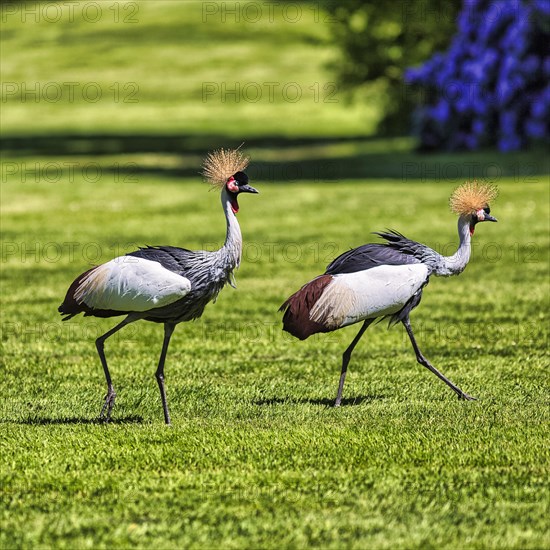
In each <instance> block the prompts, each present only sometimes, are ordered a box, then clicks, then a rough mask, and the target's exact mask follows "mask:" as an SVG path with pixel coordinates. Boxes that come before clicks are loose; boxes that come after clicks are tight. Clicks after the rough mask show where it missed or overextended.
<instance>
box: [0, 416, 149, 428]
mask: <svg viewBox="0 0 550 550" xmlns="http://www.w3.org/2000/svg"><path fill="white" fill-rule="evenodd" d="M4 422H6V423H9V424H23V425H26V426H52V425H65V424H66V425H71V424H98V425H109V424H142V423H143V417H141V416H123V417H122V418H111V420H109V422H104V421H102V420H100V419H99V418H84V417H76V416H73V417H68V418H44V417H42V418H25V419H23V420H13V421H9V420H8V421H4Z"/></svg>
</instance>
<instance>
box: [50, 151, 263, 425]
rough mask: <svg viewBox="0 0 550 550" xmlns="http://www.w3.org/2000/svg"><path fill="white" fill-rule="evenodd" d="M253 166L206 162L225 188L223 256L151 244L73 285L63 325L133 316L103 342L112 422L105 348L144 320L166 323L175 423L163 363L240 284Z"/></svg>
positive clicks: (221, 158) (222, 155)
mask: <svg viewBox="0 0 550 550" xmlns="http://www.w3.org/2000/svg"><path fill="white" fill-rule="evenodd" d="M247 164H248V160H247V159H245V158H244V157H243V156H242V155H241V154H240V153H239V152H238V151H223V150H221V151H217V152H215V153H212V154H210V155H209V157H208V158H207V160H206V161H205V165H204V166H205V174H206V175H207V176H208V178H209V179H210V181H211V182H212V183H214V184H215V185H217V186H219V187H220V188H221V202H222V207H223V210H224V214H225V218H226V222H227V231H226V239H225V243H224V245H223V246H222V247H221V248H220V249H219V250H216V251H213V252H210V251H205V250H199V251H191V250H188V249H185V248H177V247H173V246H148V247H145V248H140V249H139V250H136V251H135V252H131V253H129V254H127V255H125V256H120V257H118V258H115V259H113V260H111V261H109V262H106V263H104V264H102V265H100V266H97V267H94V268H92V269H90V270H88V271H86V272H85V273H83V274H82V275H80V276H79V277H77V278H76V279H75V280H74V282H73V283H72V284H71V286H70V287H69V290H68V291H67V295H66V296H65V300H64V301H63V303H62V304H61V306H60V307H59V312H60V313H61V314H62V315H65V316H66V317H65V318H64V320H67V319H70V318H71V317H74V316H75V315H78V314H79V313H83V314H84V315H85V316H95V317H116V316H120V315H126V316H127V317H126V318H125V319H124V320H123V321H122V322H120V323H119V324H118V325H117V326H116V327H114V328H113V329H111V330H110V331H108V332H107V333H106V334H104V335H103V336H101V337H99V338H98V339H97V340H96V346H97V350H98V353H99V357H100V359H101V363H102V366H103V369H104V372H105V377H106V380H107V388H108V391H107V396H106V398H105V403H104V405H103V409H102V412H101V417H102V418H104V419H105V420H109V418H110V414H111V410H112V408H113V405H114V401H115V396H116V394H115V392H114V388H113V385H112V382H111V376H110V373H109V369H108V367H107V361H106V359H105V354H104V351H103V345H104V342H105V340H106V339H107V338H109V337H110V336H112V335H113V334H114V333H115V332H117V331H118V330H120V329H121V328H123V327H124V326H126V325H127V324H129V323H132V322H135V321H138V320H141V319H143V320H146V321H152V322H156V323H164V331H165V337H164V343H163V347H162V352H161V356H160V360H159V365H158V368H157V372H156V376H157V381H158V384H159V388H160V392H161V398H162V404H163V410H164V418H165V421H166V423H167V424H170V416H169V413H168V405H167V400H166V393H165V390H164V361H165V358H166V352H167V349H168V345H169V342H170V338H171V335H172V333H173V331H174V328H175V326H176V325H177V324H178V323H181V322H184V321H190V320H193V319H196V318H198V317H200V316H201V315H202V313H203V311H204V308H205V307H206V305H207V304H208V303H209V302H211V301H214V300H215V299H216V298H217V296H218V294H219V292H220V291H221V290H222V288H223V287H224V286H225V285H226V284H227V283H229V284H231V285H232V286H235V285H234V275H233V273H234V271H235V269H237V268H238V267H239V264H240V261H241V253H242V235H241V230H240V227H239V223H238V221H237V217H236V213H237V212H238V209H239V205H238V202H237V196H238V195H239V193H243V192H244V193H257V191H256V189H254V188H253V187H251V186H250V185H248V177H247V175H246V174H245V173H244V172H242V171H240V169H241V168H242V167H246V165H247ZM235 168H239V170H237V171H235ZM227 174H229V175H227ZM231 174H233V175H231Z"/></svg>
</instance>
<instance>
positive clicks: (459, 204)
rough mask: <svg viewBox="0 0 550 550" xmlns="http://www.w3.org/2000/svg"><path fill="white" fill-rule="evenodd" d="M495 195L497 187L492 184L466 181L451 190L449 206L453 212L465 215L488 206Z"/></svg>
mask: <svg viewBox="0 0 550 550" xmlns="http://www.w3.org/2000/svg"><path fill="white" fill-rule="evenodd" d="M497 195H498V189H497V188H496V187H495V186H494V185H490V184H488V183H479V182H478V181H476V180H474V181H467V182H465V183H463V184H462V185H460V186H459V187H457V188H456V189H455V190H454V191H453V194H452V195H451V198H450V199H449V206H450V207H451V210H452V211H453V212H454V213H455V214H458V215H459V216H462V215H464V216H467V215H468V214H473V213H475V212H477V211H478V210H481V209H482V208H486V207H487V206H489V203H490V202H491V201H493V200H494V199H496V197H497Z"/></svg>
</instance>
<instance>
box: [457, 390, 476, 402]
mask: <svg viewBox="0 0 550 550" xmlns="http://www.w3.org/2000/svg"><path fill="white" fill-rule="evenodd" d="M458 398H459V399H461V400H463V401H477V397H473V396H471V395H468V394H467V393H464V392H461V393H459V394H458Z"/></svg>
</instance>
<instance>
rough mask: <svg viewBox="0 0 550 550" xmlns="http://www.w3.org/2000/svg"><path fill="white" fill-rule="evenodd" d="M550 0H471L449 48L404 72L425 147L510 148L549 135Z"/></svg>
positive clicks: (419, 134) (459, 20)
mask: <svg viewBox="0 0 550 550" xmlns="http://www.w3.org/2000/svg"><path fill="white" fill-rule="evenodd" d="M549 44H550V0H503V1H495V0H465V1H464V5H463V9H462V11H461V13H460V15H459V17H458V32H457V33H456V35H455V36H454V37H453V40H452V42H451V45H450V47H449V49H448V51H447V52H446V53H444V54H440V53H439V54H436V55H434V56H433V57H432V58H431V59H429V60H428V61H427V62H426V63H424V64H423V65H422V66H420V67H417V68H409V69H407V70H406V71H405V82H406V84H407V85H413V86H415V87H419V89H420V91H421V101H420V104H419V105H418V106H417V108H416V110H415V113H414V122H413V125H414V130H415V133H416V134H417V135H418V137H419V138H420V146H421V147H422V148H424V149H447V150H456V149H478V148H480V147H485V146H493V145H496V146H497V147H498V148H499V149H500V150H501V151H511V150H515V149H520V148H522V147H524V146H526V145H527V144H528V143H529V142H531V141H535V140H537V141H538V140H548V139H549V138H550V55H549Z"/></svg>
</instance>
